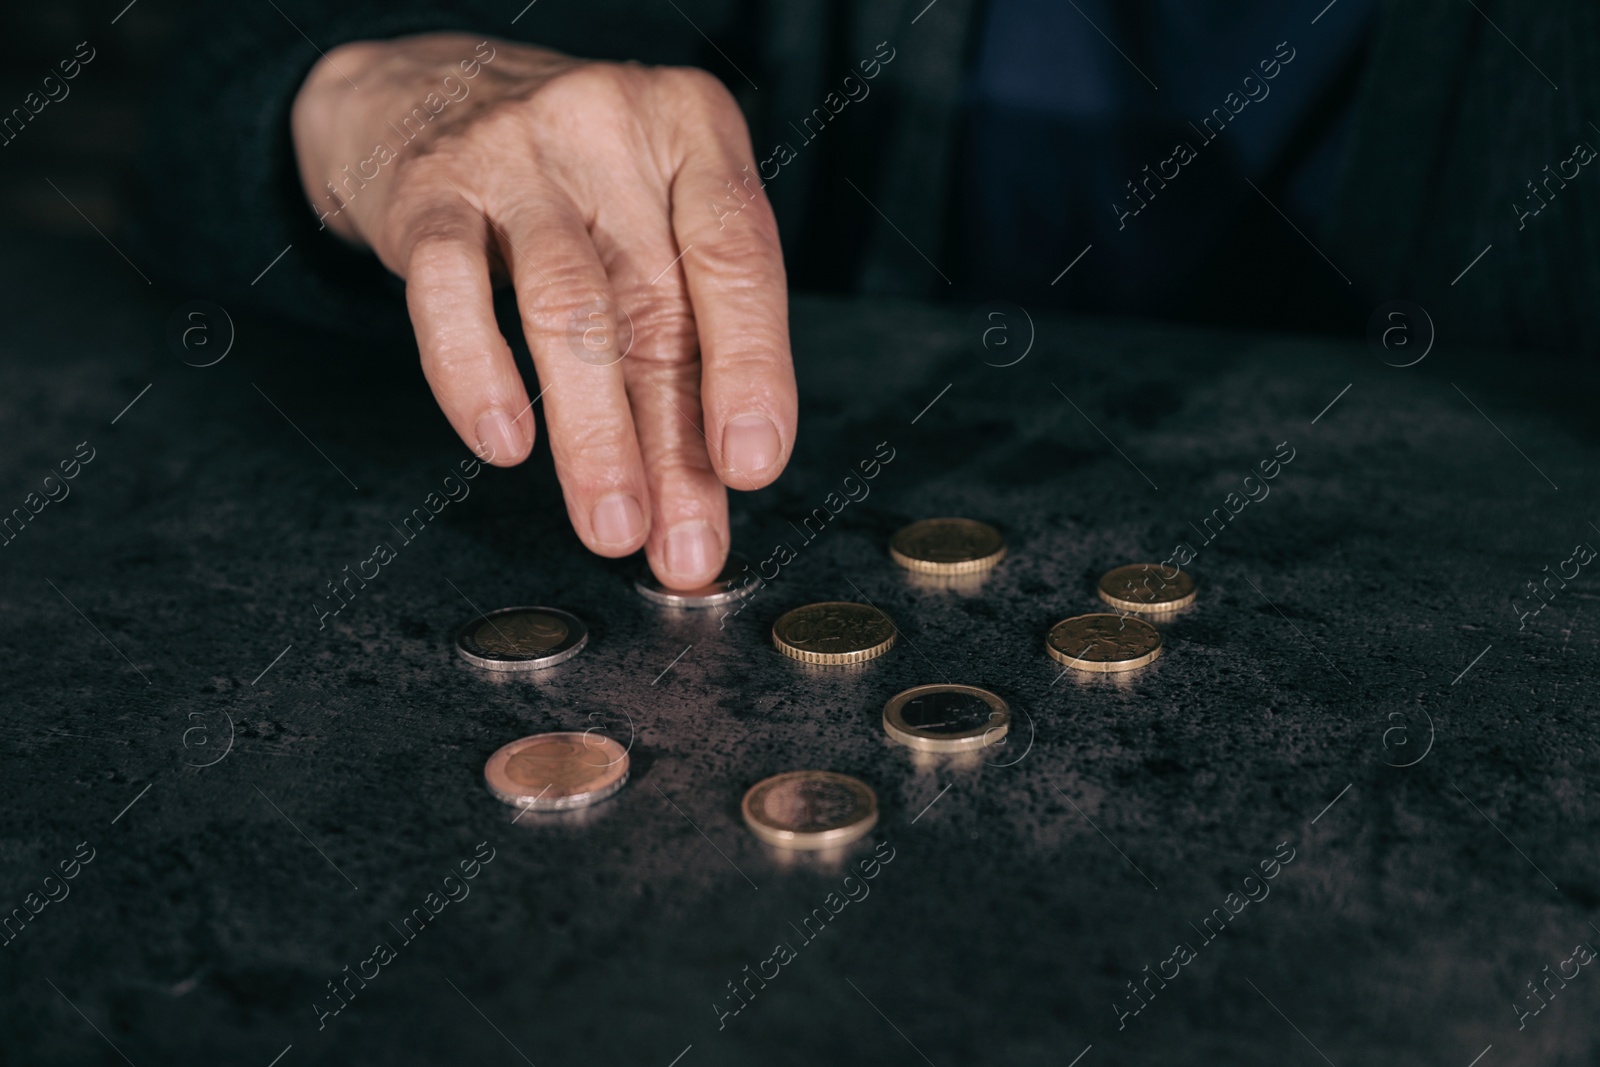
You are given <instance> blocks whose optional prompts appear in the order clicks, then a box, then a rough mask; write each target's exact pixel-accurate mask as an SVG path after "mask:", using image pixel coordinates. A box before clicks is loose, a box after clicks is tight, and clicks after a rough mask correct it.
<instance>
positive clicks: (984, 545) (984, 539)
mask: <svg viewBox="0 0 1600 1067" xmlns="http://www.w3.org/2000/svg"><path fill="white" fill-rule="evenodd" d="M1005 555H1006V541H1005V538H1004V537H1001V536H1000V531H999V530H996V529H995V528H994V527H993V526H990V525H989V524H988V523H986V522H978V521H976V520H975V519H923V520H922V521H921V522H914V523H912V524H911V525H910V526H907V527H905V528H904V529H902V530H900V531H899V532H897V533H896V534H895V535H894V537H892V538H890V539H889V556H890V557H891V558H892V559H893V560H894V561H895V562H896V563H898V564H900V566H902V567H905V568H906V569H908V570H913V571H921V572H922V573H924V574H973V573H976V572H977V571H986V570H988V569H989V568H990V567H993V566H994V565H995V564H996V563H999V562H1000V561H1001V560H1002V559H1004V558H1005Z"/></svg>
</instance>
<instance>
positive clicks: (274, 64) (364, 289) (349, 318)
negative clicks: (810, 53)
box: [134, 0, 749, 335]
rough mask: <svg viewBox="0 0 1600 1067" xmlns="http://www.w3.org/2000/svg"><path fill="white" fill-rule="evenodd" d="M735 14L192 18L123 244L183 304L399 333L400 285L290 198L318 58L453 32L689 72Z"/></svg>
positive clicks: (633, 6) (418, 7) (263, 3)
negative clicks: (294, 129) (299, 131)
mask: <svg viewBox="0 0 1600 1067" xmlns="http://www.w3.org/2000/svg"><path fill="white" fill-rule="evenodd" d="M740 10H741V8H740V5H739V4H738V3H727V2H723V0H680V3H679V4H678V5H677V7H676V8H675V7H674V6H672V5H668V4H639V3H637V2H636V0H540V2H539V3H538V4H537V5H534V4H530V5H528V7H527V8H525V9H524V10H523V12H522V14H521V15H518V13H517V9H516V6H515V5H511V6H509V7H508V6H507V5H504V4H501V3H495V4H492V5H491V4H487V3H474V2H468V3H454V4H451V5H450V8H449V9H448V10H446V9H445V8H443V7H440V6H435V5H434V4H432V3H428V2H426V0H422V2H418V0H383V2H382V3H375V2H372V0H345V2H342V3H339V4H335V5H326V8H325V9H323V10H319V9H318V5H314V4H313V3H311V2H310V0H252V2H251V3H247V4H240V5H232V4H227V5H224V4H222V3H213V4H206V5H202V6H201V7H200V8H199V9H198V11H197V13H196V14H194V15H193V16H192V17H191V22H190V25H189V27H188V30H187V32H186V33H185V35H184V38H183V43H182V46H181V47H180V48H178V49H177V51H176V54H175V55H174V57H173V60H172V62H171V64H170V69H171V72H172V73H171V78H170V81H169V83H168V85H167V89H166V91H165V93H164V96H163V98H162V99H161V100H160V101H159V104H158V107H157V110H156V113H155V114H154V115H153V116H152V119H153V121H152V131H151V135H150V137H149V138H148V139H147V142H146V144H147V147H146V154H145V163H144V166H143V167H142V176H143V179H142V183H141V184H142V189H141V193H140V201H141V203H140V210H139V211H138V223H137V225H136V232H135V235H134V241H135V244H136V245H137V247H138V248H139V250H140V253H141V255H142V257H143V258H142V260H141V261H142V262H143V261H148V262H149V263H151V264H153V265H155V267H156V269H157V271H159V273H160V274H161V275H162V276H163V277H164V278H165V279H166V281H168V282H169V283H171V284H173V285H175V286H177V287H179V288H181V289H183V290H184V291H185V293H186V294H188V295H193V296H204V297H207V298H210V299H214V300H218V301H222V302H224V303H226V302H229V301H232V302H234V303H235V304H238V305H240V306H247V307H255V308H256V309H258V310H264V311H268V312H272V313H277V314H283V315H287V316H290V317H292V318H295V319H298V320H300V321H302V322H309V323H312V324H316V325H321V326H325V327H330V328H334V329H339V330H342V331H347V332H354V333H360V334H363V335H371V334H372V333H373V332H375V331H381V332H398V331H404V330H405V329H406V328H407V320H406V313H405V305H404V300H403V299H402V296H403V288H402V285H401V282H400V281H399V279H397V278H395V277H394V276H392V275H390V274H389V273H388V272H387V271H386V270H385V269H384V268H383V266H382V265H381V264H380V263H379V262H378V261H377V259H376V257H374V256H373V255H372V254H371V253H370V252H367V251H365V250H362V249H356V248H351V247H349V246H348V245H346V244H345V243H344V242H343V241H341V240H340V239H339V238H337V237H335V236H334V235H333V234H332V233H331V232H330V231H327V230H324V229H320V228H319V224H318V221H317V218H316V215H315V213H314V211H313V210H312V208H311V205H310V204H309V203H308V202H307V200H306V196H305V193H304V191H303V190H302V189H301V187H300V180H299V175H298V172H297V170H296V166H295V159H294V146H293V142H292V140H291V138H290V133H289V111H290V108H291V106H292V104H293V102H294V97H295V94H296V92H297V91H298V90H299V88H300V85H301V83H302V82H303V81H304V80H305V77H306V75H307V74H308V73H309V72H310V70H311V68H312V66H313V65H315V64H316V63H317V61H318V60H319V59H320V58H321V55H322V54H323V53H326V52H329V51H332V50H333V49H334V48H336V47H338V46H339V45H341V44H345V43H348V42H350V41H356V40H368V39H382V38H389V37H399V36H403V35H406V34H412V33H424V32H431V31H443V30H459V31H463V32H468V33H473V34H481V35H483V36H484V37H498V38H510V39H521V40H527V41H533V42H537V43H539V44H541V45H545V46H548V47H551V48H555V49H557V50H559V51H564V52H568V53H571V54H576V55H585V56H591V57H596V58H607V59H638V60H642V61H644V62H651V63H700V62H701V61H702V59H703V58H704V51H703V47H702V46H703V45H704V39H703V38H702V37H700V36H699V34H700V33H701V32H702V31H704V32H705V33H707V34H712V35H716V36H723V35H724V34H726V33H727V32H729V29H730V27H734V26H737V25H738V21H739V20H738V15H739V13H740ZM691 18H692V20H693V22H692V24H691V22H690V19H691ZM513 19H515V21H514V22H513ZM724 40H725V45H726V46H727V47H736V46H734V45H732V44H731V42H727V41H726V39H724ZM712 54H713V55H715V53H714V52H713V53H712ZM462 58H463V59H468V58H471V57H470V56H466V55H464V56H463V57H462ZM747 62H749V61H748V60H747ZM351 162H352V163H355V162H357V161H355V160H352V161H351ZM280 255H281V257H282V258H278V257H279V256H280ZM263 272H265V273H263Z"/></svg>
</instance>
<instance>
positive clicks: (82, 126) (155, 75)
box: [0, 0, 184, 238]
mask: <svg viewBox="0 0 1600 1067" xmlns="http://www.w3.org/2000/svg"><path fill="white" fill-rule="evenodd" d="M126 2H127V0H117V2H116V3H84V2H81V0H53V2H52V3H50V4H39V5H13V6H11V8H10V10H8V11H7V12H6V32H5V33H3V34H0V114H5V115H9V114H10V113H11V110H12V109H13V108H17V107H22V106H23V103H22V102H23V99H24V97H26V96H27V95H28V93H30V92H39V90H40V83H41V81H42V80H43V79H44V78H45V77H46V76H47V75H50V74H59V71H58V69H57V66H56V64H57V63H58V62H59V61H60V60H63V59H70V58H71V57H72V55H73V51H74V49H76V48H77V46H78V44H79V43H80V42H83V41H87V42H88V43H89V45H90V46H91V47H92V48H94V49H95V57H94V60H93V62H91V63H90V64H89V65H88V66H87V67H85V68H84V69H83V71H82V72H81V73H80V74H79V75H78V77H76V78H74V79H72V80H71V81H70V82H67V83H65V84H66V85H67V86H68V88H69V89H70V92H69V94H68V95H67V96H66V97H65V98H64V99H62V100H60V101H58V102H52V103H50V104H48V105H47V106H46V107H45V109H44V111H43V112H41V114H40V115H39V116H37V118H38V119H40V120H43V119H45V118H49V117H52V116H51V114H50V113H51V112H54V111H57V110H62V111H70V112H71V119H70V121H62V122H46V121H33V122H30V123H28V125H27V126H26V127H25V128H24V129H23V130H22V132H21V133H20V134H19V135H16V136H15V137H14V138H13V139H12V140H11V141H9V142H4V141H3V140H0V160H3V165H0V228H3V229H5V230H6V231H8V232H22V233H26V234H43V235H60V236H80V235H83V236H88V237H90V238H93V237H94V230H93V229H92V228H91V223H92V224H93V225H94V226H98V227H99V228H100V229H102V230H104V231H105V232H106V233H107V234H108V235H110V236H112V237H113V238H115V237H116V236H117V234H118V233H119V232H122V231H124V230H125V229H126V224H127V221H128V218H127V213H128V205H129V204H130V203H132V200H133V194H134V188H133V181H134V173H135V164H136V160H137V158H138V151H139V145H140V143H141V138H142V137H143V135H144V132H145V129H146V124H147V123H148V121H149V115H150V106H149V105H150V101H151V99H152V98H153V96H154V95H155V93H156V92H157V91H158V88H159V85H160V79H161V69H162V57H163V56H164V55H166V53H167V50H168V48H169V47H170V46H171V44H172V42H173V40H174V39H175V38H176V36H177V34H178V30H179V27H180V25H181V20H182V12H183V10H184V8H183V7H182V6H181V5H174V4H170V3H165V4H161V3H149V2H144V3H137V2H136V4H135V6H134V9H133V10H134V11H136V12H137V13H138V15H139V17H138V18H133V17H132V12H129V13H128V16H127V17H123V18H119V19H118V20H117V22H116V23H115V24H114V25H113V24H112V23H111V19H113V18H115V17H117V15H118V14H119V13H120V12H121V11H122V9H123V8H124V7H125V6H126ZM51 182H54V183H55V184H56V185H57V186H58V187H59V188H60V192H59V193H58V192H57V191H56V190H55V189H52V188H51V187H50V183H51ZM63 194H65V197H66V198H70V199H71V203H68V202H67V199H64V198H63ZM74 205H76V208H77V210H74ZM79 211H81V212H82V214H81V215H80V214H79ZM84 216H88V218H87V220H86V219H85V217H84Z"/></svg>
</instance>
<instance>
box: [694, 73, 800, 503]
mask: <svg viewBox="0 0 1600 1067" xmlns="http://www.w3.org/2000/svg"><path fill="white" fill-rule="evenodd" d="M683 73H684V75H685V76H686V77H691V78H701V79H705V80H706V81H709V82H711V83H712V85H710V86H706V87H705V88H704V89H703V91H702V92H701V93H700V94H699V95H700V99H702V100H703V101H704V104H705V106H704V110H703V111H702V112H701V113H699V114H694V113H692V112H693V111H695V110H699V109H691V114H689V115H687V116H686V119H687V121H684V122H683V123H682V126H681V127H680V129H681V136H682V138H683V140H684V143H685V144H686V145H687V148H686V151H685V154H684V158H683V161H682V164H681V165H680V166H679V168H678V171H677V173H676V174H675V175H674V177H673V182H672V229H673V233H674V235H675V236H676V238H677V241H678V248H679V249H680V250H681V253H682V255H681V258H680V259H679V262H678V266H677V267H674V268H671V269H674V270H682V271H683V273H684V278H685V282H686V284H687V287H688V290H689V300H690V302H691V303H692V304H693V306H694V317H695V322H696V326H697V329H698V333H699V339H700V358H701V361H702V368H701V378H700V397H701V402H702V405H703V407H704V411H705V433H706V441H707V443H708V444H709V445H710V453H711V461H712V463H713V464H714V465H715V467H716V470H717V476H718V477H719V478H721V479H722V482H723V484H725V485H727V486H730V487H731V488H734V489H759V488H761V487H762V486H764V485H766V484H768V483H769V482H771V481H772V480H773V479H774V478H776V477H777V476H778V474H779V473H780V472H782V470H783V468H784V465H785V464H786V463H787V462H788V461H789V455H790V453H791V452H792V451H793V449H794V438H795V430H796V424H797V422H798V414H797V410H796V409H797V399H796V393H795V382H794V364H793V361H792V360H791V358H790V352H789V298H788V290H787V286H786V282H785V277H784V270H783V252H782V249H781V248H780V247H779V244H778V222H777V219H776V218H775V217H774V216H773V213H772V206H771V204H769V203H768V201H767V197H766V194H765V193H764V192H763V191H762V183H761V180H760V178H759V177H758V176H757V174H756V166H755V159H754V156H753V154H752V152H751V150H750V138H749V135H748V134H747V133H746V132H745V126H744V121H743V118H742V117H741V116H740V114H739V109H738V105H736V104H735V103H734V101H733V97H732V96H730V95H729V94H728V91H727V90H726V89H725V88H723V86H722V83H721V82H719V81H717V80H716V79H715V78H714V77H712V76H711V75H709V74H705V73H703V72H699V71H694V72H690V71H685V72H683ZM730 186H731V189H732V191H730Z"/></svg>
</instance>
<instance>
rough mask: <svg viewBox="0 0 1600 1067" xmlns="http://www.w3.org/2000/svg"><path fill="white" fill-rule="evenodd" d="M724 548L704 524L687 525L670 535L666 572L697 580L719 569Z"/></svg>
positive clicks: (681, 525)
mask: <svg viewBox="0 0 1600 1067" xmlns="http://www.w3.org/2000/svg"><path fill="white" fill-rule="evenodd" d="M721 554H722V545H721V544H720V543H719V542H718V541H717V535H716V534H714V533H712V532H711V527H710V526H709V525H707V524H706V523H704V522H685V523H681V524H679V525H677V526H674V527H673V528H672V529H671V531H669V532H668V533H667V570H668V571H670V572H671V573H673V574H675V575H678V576H680V577H683V578H694V577H697V576H699V575H702V574H705V573H707V572H708V571H712V570H715V569H716V566H717V559H718V557H719V556H720V555H721Z"/></svg>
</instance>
